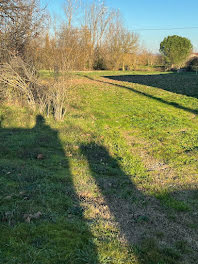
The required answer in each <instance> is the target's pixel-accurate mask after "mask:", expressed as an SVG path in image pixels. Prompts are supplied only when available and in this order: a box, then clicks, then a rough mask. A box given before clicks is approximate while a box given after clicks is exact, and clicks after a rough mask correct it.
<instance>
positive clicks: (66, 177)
mask: <svg viewBox="0 0 198 264" xmlns="http://www.w3.org/2000/svg"><path fill="white" fill-rule="evenodd" d="M46 78H47V77H46ZM195 87H198V78H197V76H196V75H193V74H181V75H177V74H172V75H171V74H159V73H152V74H150V73H149V74H148V73H147V74H142V73H141V74H138V73H130V74H129V73H127V74H122V75H121V74H120V72H93V73H92V72H90V73H76V78H75V80H74V87H73V88H72V90H71V91H69V94H70V99H69V101H68V106H67V109H68V111H67V115H66V117H65V120H64V121H62V122H59V123H56V122H54V121H53V119H52V118H47V119H46V118H44V117H42V116H40V115H37V116H36V115H34V114H32V113H31V112H29V111H28V110H27V109H21V108H16V107H11V106H1V108H0V118H1V128H0V132H1V133H0V153H1V160H0V172H1V177H0V228H1V233H0V263H3V264H5V263H9V264H14V263H15V264H18V263H27V264H30V263H42V264H43V263H46V264H47V263H53V264H54V263H57V264H60V263H72V264H73V263H75V264H76V263H79V264H81V263H90V264H94V263H101V264H107V263H116V264H120V263H139V264H142V263H152V264H153V263H156V264H157V263H160V264H162V263H164V264H165V263H197V262H196V261H197V257H198V253H197V252H198V232H197V231H198V213H197V209H198V203H197V202H198V191H197V176H198V173H197V172H198V118H197V113H198V99H197V90H196V88H195Z"/></svg>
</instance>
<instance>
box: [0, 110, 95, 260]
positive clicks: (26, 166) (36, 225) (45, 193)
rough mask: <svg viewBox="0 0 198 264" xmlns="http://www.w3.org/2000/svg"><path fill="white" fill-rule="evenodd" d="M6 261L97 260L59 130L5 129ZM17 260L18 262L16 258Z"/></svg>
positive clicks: (1, 137)
mask: <svg viewBox="0 0 198 264" xmlns="http://www.w3.org/2000/svg"><path fill="white" fill-rule="evenodd" d="M0 202H1V203H0V230H1V232H0V233H1V234H0V249H1V250H0V255H1V260H0V262H1V261H2V263H16V262H17V263H28V264H29V263H43V264H45V263H46V264H50V263H53V264H63V263H64V264H65V263H68V264H82V263H86V264H87V263H89V264H94V263H98V257H97V250H96V248H95V245H94V243H93V237H92V234H91V232H90V230H89V227H88V225H87V224H86V221H85V219H84V217H83V209H82V207H81V206H80V201H79V198H78V196H77V194H76V191H75V188H74V185H73V180H72V174H71V171H70V166H69V161H68V159H67V157H66V156H65V150H64V149H63V146H62V144H61V142H60V140H59V137H58V132H57V131H56V130H54V129H52V128H50V126H48V125H47V124H46V123H45V120H44V118H43V117H42V116H41V115H39V116H37V119H36V125H35V126H34V127H33V128H32V129H21V128H2V127H1V128H0ZM13 259H14V260H15V262H13Z"/></svg>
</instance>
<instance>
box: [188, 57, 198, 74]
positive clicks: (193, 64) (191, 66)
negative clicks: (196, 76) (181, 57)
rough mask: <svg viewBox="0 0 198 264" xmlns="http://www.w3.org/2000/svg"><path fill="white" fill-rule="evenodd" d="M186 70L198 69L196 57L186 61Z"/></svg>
mask: <svg viewBox="0 0 198 264" xmlns="http://www.w3.org/2000/svg"><path fill="white" fill-rule="evenodd" d="M188 70H190V71H196V72H197V71H198V58H192V59H191V60H190V61H189V62H188Z"/></svg>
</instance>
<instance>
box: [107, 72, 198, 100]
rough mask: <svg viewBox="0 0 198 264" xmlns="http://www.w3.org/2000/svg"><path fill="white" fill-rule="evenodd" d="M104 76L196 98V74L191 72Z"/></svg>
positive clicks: (197, 77)
mask: <svg viewBox="0 0 198 264" xmlns="http://www.w3.org/2000/svg"><path fill="white" fill-rule="evenodd" d="M104 77H105V78H108V79H111V80H116V81H121V82H129V83H138V84H142V85H146V86H151V87H156V88H160V89H163V90H166V91H169V92H173V93H177V94H183V95H187V96H191V97H195V98H198V89H197V87H198V76H197V75H195V74H192V73H185V74H184V73H179V74H178V73H169V74H151V75H149V74H148V75H119V76H104Z"/></svg>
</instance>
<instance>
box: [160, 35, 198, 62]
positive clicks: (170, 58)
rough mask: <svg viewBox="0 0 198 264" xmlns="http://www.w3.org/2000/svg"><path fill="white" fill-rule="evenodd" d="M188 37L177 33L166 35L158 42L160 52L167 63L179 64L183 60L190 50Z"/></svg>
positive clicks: (190, 45)
mask: <svg viewBox="0 0 198 264" xmlns="http://www.w3.org/2000/svg"><path fill="white" fill-rule="evenodd" d="M192 48H193V47H192V44H191V42H190V40H189V39H187V38H184V37H180V36H177V35H173V36H168V37H166V38H164V40H163V41H162V42H161V43H160V52H161V53H162V54H163V55H164V57H165V60H166V62H167V64H169V65H172V66H173V65H175V66H179V65H181V64H182V63H184V62H185V60H186V59H187V58H188V56H189V55H190V53H191V51H192Z"/></svg>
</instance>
